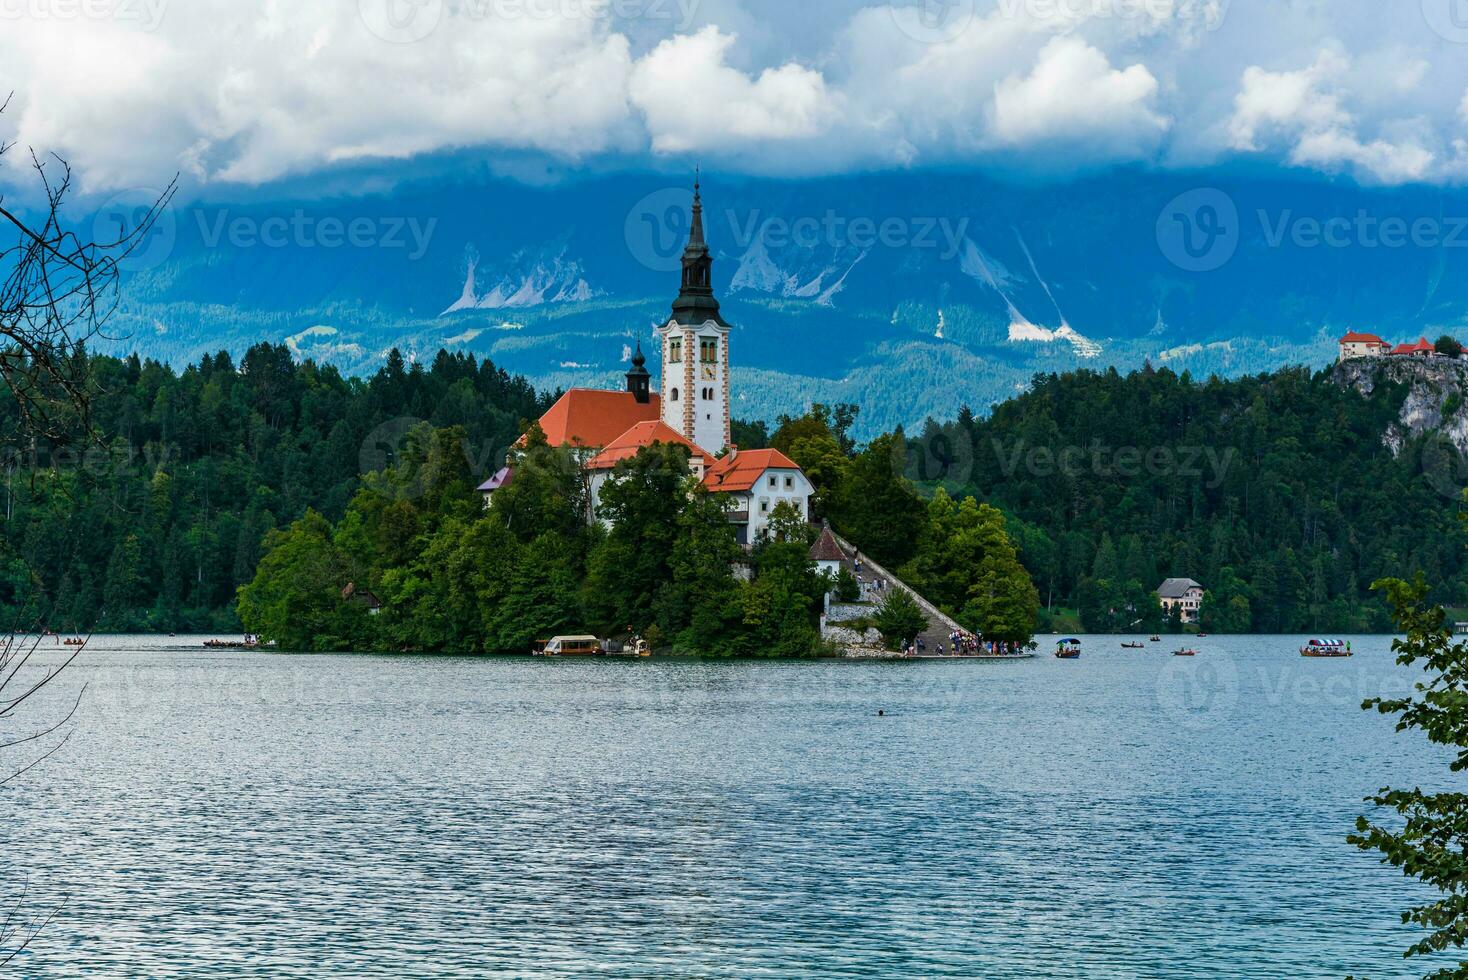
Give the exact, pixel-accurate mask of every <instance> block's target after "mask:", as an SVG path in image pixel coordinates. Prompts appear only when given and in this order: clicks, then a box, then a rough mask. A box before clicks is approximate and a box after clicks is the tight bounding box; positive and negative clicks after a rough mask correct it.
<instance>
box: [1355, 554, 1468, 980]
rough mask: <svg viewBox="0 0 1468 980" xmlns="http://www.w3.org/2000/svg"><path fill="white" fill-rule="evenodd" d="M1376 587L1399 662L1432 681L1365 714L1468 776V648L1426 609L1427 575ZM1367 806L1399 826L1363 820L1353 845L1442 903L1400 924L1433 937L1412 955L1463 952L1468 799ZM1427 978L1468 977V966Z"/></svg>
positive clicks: (1440, 796) (1395, 794) (1409, 795)
mask: <svg viewBox="0 0 1468 980" xmlns="http://www.w3.org/2000/svg"><path fill="white" fill-rule="evenodd" d="M1373 588H1377V589H1380V590H1382V591H1384V592H1385V593H1386V595H1387V597H1388V598H1389V600H1390V602H1391V605H1392V608H1393V609H1394V610H1395V615H1396V621H1397V626H1398V627H1399V628H1400V629H1402V630H1403V631H1405V632H1406V638H1405V639H1399V640H1394V641H1393V642H1392V649H1393V650H1394V651H1395V652H1396V654H1397V663H1399V664H1401V665H1403V666H1412V665H1415V664H1421V665H1422V667H1423V669H1424V670H1426V671H1427V672H1428V674H1429V679H1428V680H1427V681H1426V682H1425V683H1418V684H1417V685H1416V692H1417V693H1416V696H1415V697H1408V698H1394V699H1393V698H1372V699H1370V700H1368V701H1366V702H1365V703H1364V704H1363V705H1362V707H1363V708H1366V709H1373V708H1374V709H1375V710H1377V711H1379V712H1380V713H1382V714H1392V715H1397V716H1398V717H1397V731H1399V732H1400V731H1410V730H1415V731H1419V732H1421V733H1422V734H1423V735H1425V736H1426V737H1427V740H1428V741H1429V742H1432V743H1433V744H1434V745H1443V746H1448V747H1449V748H1451V749H1452V750H1453V751H1454V758H1453V761H1452V762H1451V763H1450V764H1449V767H1448V768H1449V769H1450V770H1451V771H1452V772H1455V773H1461V772H1463V771H1464V770H1465V769H1468V698H1465V697H1464V693H1463V692H1464V690H1465V689H1468V642H1465V641H1456V642H1455V641H1454V639H1453V630H1452V626H1451V625H1450V624H1449V622H1448V620H1447V614H1446V613H1445V612H1444V611H1443V609H1442V607H1440V606H1431V605H1429V604H1428V602H1427V594H1428V589H1427V585H1426V584H1425V581H1424V580H1423V578H1422V576H1421V575H1418V576H1417V578H1416V580H1415V581H1414V582H1411V583H1408V582H1404V581H1401V580H1400V579H1383V580H1382V581H1379V582H1377V583H1376V584H1375V585H1374V586H1373ZM1367 802H1369V803H1372V804H1374V805H1375V806H1377V807H1382V808H1385V809H1389V810H1393V811H1395V812H1396V814H1397V815H1398V817H1399V818H1400V820H1401V823H1400V825H1399V826H1393V827H1386V826H1382V825H1380V824H1376V823H1373V822H1372V821H1371V820H1369V819H1368V818H1366V817H1364V816H1363V817H1360V818H1358V819H1357V821H1356V833H1354V834H1352V835H1351V836H1350V837H1349V840H1350V842H1351V843H1352V844H1355V845H1356V846H1357V847H1359V848H1361V849H1362V850H1363V851H1375V852H1378V853H1380V854H1381V855H1382V861H1383V863H1390V864H1392V865H1394V866H1396V867H1398V868H1401V869H1402V873H1403V874H1404V875H1407V876H1409V877H1412V878H1416V879H1418V880H1419V881H1421V882H1423V883H1424V884H1427V885H1431V886H1433V887H1435V888H1437V889H1438V890H1439V891H1441V892H1442V893H1443V896H1444V897H1443V898H1441V899H1439V900H1438V901H1436V902H1430V903H1427V904H1424V905H1419V906H1417V907H1415V908H1413V909H1412V910H1410V911H1409V912H1406V913H1403V915H1402V921H1404V922H1410V923H1412V924H1414V925H1417V926H1421V927H1422V928H1424V929H1428V930H1431V932H1430V934H1429V935H1428V936H1427V937H1426V938H1424V939H1423V940H1421V941H1420V942H1417V943H1414V944H1413V945H1412V946H1411V947H1410V948H1409V949H1408V950H1407V952H1406V955H1407V956H1408V957H1413V956H1427V955H1429V954H1432V953H1437V952H1442V951H1444V950H1448V949H1462V947H1463V944H1464V941H1465V939H1468V795H1465V794H1463V793H1457V792H1448V793H1436V794H1433V793H1426V792H1424V791H1423V790H1421V789H1418V788H1414V789H1410V790H1401V789H1383V790H1382V791H1381V792H1379V793H1377V794H1376V795H1375V796H1372V797H1368V798H1367ZM1429 976H1431V977H1437V978H1464V977H1468V961H1461V960H1460V961H1459V963H1458V964H1457V965H1456V966H1454V967H1444V968H1442V969H1440V970H1438V971H1436V972H1435V973H1432V974H1429Z"/></svg>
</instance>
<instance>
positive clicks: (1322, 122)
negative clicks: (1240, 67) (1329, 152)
mask: <svg viewBox="0 0 1468 980" xmlns="http://www.w3.org/2000/svg"><path fill="white" fill-rule="evenodd" d="M1348 67H1349V64H1348V63H1347V61H1346V60H1345V58H1344V57H1343V56H1342V55H1341V54H1340V53H1338V52H1336V51H1331V50H1325V51H1321V52H1320V54H1319V55H1318V56H1317V57H1316V59H1315V61H1314V63H1313V64H1311V65H1310V66H1309V67H1307V68H1302V69H1300V70H1298V71H1283V72H1271V71H1265V70H1264V69H1263V68H1260V67H1259V66H1258V65H1251V66H1249V67H1248V68H1245V69H1244V74H1243V78H1242V81H1241V83H1240V88H1239V93H1238V95H1237V96H1235V97H1234V114H1233V117H1232V118H1231V119H1230V120H1229V135H1230V137H1231V143H1232V145H1233V148H1234V149H1236V150H1246V151H1253V150H1259V149H1261V145H1260V143H1259V139H1260V136H1261V134H1262V133H1264V132H1266V131H1268V130H1270V129H1280V130H1286V131H1292V132H1300V131H1304V132H1321V131H1324V130H1329V129H1333V128H1335V127H1338V126H1343V125H1346V124H1348V123H1349V122H1350V116H1349V115H1348V114H1347V113H1346V111H1345V110H1344V109H1342V108H1341V106H1340V102H1339V99H1338V98H1337V97H1336V95H1335V94H1334V93H1332V92H1330V91H1327V90H1326V89H1325V85H1326V84H1327V83H1328V82H1329V81H1330V80H1331V79H1333V78H1335V77H1336V76H1338V75H1340V74H1342V73H1343V72H1344V71H1345V70H1346V69H1347V68H1348Z"/></svg>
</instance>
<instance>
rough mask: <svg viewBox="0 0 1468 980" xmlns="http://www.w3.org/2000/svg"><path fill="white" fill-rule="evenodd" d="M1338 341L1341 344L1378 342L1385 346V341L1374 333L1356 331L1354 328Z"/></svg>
mask: <svg viewBox="0 0 1468 980" xmlns="http://www.w3.org/2000/svg"><path fill="white" fill-rule="evenodd" d="M1340 342H1341V343H1343V344H1380V345H1381V346H1383V347H1385V346H1387V343H1386V341H1384V340H1382V339H1381V338H1380V337H1378V336H1377V335H1376V334H1374V333H1356V332H1355V331H1354V330H1353V331H1351V332H1350V333H1348V334H1346V335H1345V336H1344V337H1342V338H1341V340H1340Z"/></svg>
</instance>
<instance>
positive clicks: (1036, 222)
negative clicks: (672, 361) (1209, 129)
mask: <svg viewBox="0 0 1468 980" xmlns="http://www.w3.org/2000/svg"><path fill="white" fill-rule="evenodd" d="M689 184H691V180H690V181H687V182H683V181H678V180H672V179H670V178H668V177H667V176H666V175H656V174H631V175H628V174H622V175H615V176H605V175H603V176H594V177H581V178H576V179H569V180H566V179H563V180H558V181H556V182H554V183H543V184H535V183H524V182H519V181H511V180H507V179H501V178H492V177H482V178H479V179H476V180H473V181H465V180H463V179H458V180H456V181H454V182H445V181H442V180H435V181H424V182H421V183H414V184H405V185H399V186H397V187H395V188H393V189H391V190H390V191H384V192H381V193H376V194H367V195H355V196H338V197H330V198H320V197H304V196H303V197H301V198H300V199H299V200H297V201H294V202H286V203H281V202H279V201H272V202H271V203H269V204H258V203H248V202H246V203H218V204H215V203H210V202H208V201H197V202H192V203H188V204H175V205H173V206H170V208H169V209H168V210H167V212H166V213H165V214H164V216H163V219H162V220H161V221H160V222H159V223H158V224H157V225H156V226H155V228H154V229H153V230H152V232H151V233H150V236H149V238H148V240H147V241H146V243H145V247H143V248H142V249H141V250H139V251H138V252H137V253H136V254H135V255H133V256H132V257H131V258H129V259H128V260H127V262H126V263H125V280H124V285H123V296H122V302H121V304H120V306H119V309H118V312H117V314H116V316H115V317H114V319H113V321H112V322H111V324H110V325H109V330H108V337H107V338H105V339H99V341H98V342H97V343H95V344H94V345H93V346H94V347H99V348H101V349H103V350H106V351H109V352H127V351H132V350H136V351H138V352H140V353H142V354H144V355H146V356H151V357H156V358H160V359H166V360H168V361H170V362H172V363H174V364H175V365H180V366H181V365H182V364H184V363H187V362H190V361H193V360H196V359H197V358H198V357H199V356H200V355H202V354H203V353H206V352H212V351H216V350H220V349H227V350H231V351H235V352H238V351H241V350H243V349H244V348H245V347H248V346H249V345H251V344H253V343H256V342H258V341H261V340H269V341H272V342H276V343H281V342H283V343H286V344H288V345H289V346H290V348H291V349H292V350H293V351H294V352H295V353H296V354H297V355H299V356H301V357H312V358H316V359H318V360H321V361H327V362H331V363H333V364H336V365H338V366H339V367H341V368H342V369H343V370H345V371H348V372H352V373H359V374H360V373H369V372H371V371H372V370H374V369H375V368H376V367H377V366H378V365H379V364H380V363H381V362H382V359H383V358H384V356H385V355H386V353H387V352H388V351H389V350H390V349H392V348H394V347H397V348H399V349H401V350H402V351H403V352H404V353H405V354H407V355H409V356H410V357H417V358H420V359H421V358H426V357H431V356H432V354H433V353H435V352H436V351H437V350H438V349H439V348H441V347H447V348H449V349H455V350H467V351H472V352H475V353H477V354H480V355H483V356H488V357H491V358H493V359H494V361H495V362H496V363H497V364H499V365H500V366H502V367H504V368H506V369H508V370H510V371H513V372H516V373H521V374H524V375H526V376H528V377H529V378H531V379H532V380H534V381H535V382H536V383H538V384H540V385H543V386H547V387H551V388H555V387H567V386H570V385H573V384H574V385H590V386H608V387H609V386H616V385H618V384H619V383H620V380H621V377H620V376H621V374H622V372H623V371H625V370H626V365H627V362H628V360H629V359H630V356H631V353H632V349H633V347H634V346H635V345H636V344H637V343H639V342H641V343H643V344H644V345H646V344H647V342H648V340H649V338H650V337H651V335H652V333H651V332H652V328H653V326H654V324H655V323H657V322H658V320H659V319H660V318H661V317H663V316H664V315H665V314H666V312H667V308H668V304H669V302H670V301H671V300H672V297H673V295H674V294H675V293H676V290H677V283H678V275H677V268H678V257H679V254H680V253H681V249H682V245H683V242H684V240H685V238H686V234H687V226H688V207H689V203H690V199H691V186H688V185H689ZM703 194H704V202H705V208H706V211H705V215H706V223H707V226H708V238H709V241H710V245H711V247H712V248H713V249H714V252H715V255H716V256H717V260H716V264H715V268H714V274H715V286H716V289H717V291H718V295H719V296H720V298H721V300H722V302H723V306H724V313H725V316H726V317H727V319H729V320H730V321H731V322H732V323H734V324H735V328H736V333H735V335H734V340H733V345H734V346H733V350H734V358H733V359H734V366H735V399H736V414H738V415H739V416H741V417H744V418H748V419H758V418H765V419H773V418H774V417H775V416H776V415H777V414H779V413H781V412H792V411H798V410H800V409H801V408H803V407H804V406H805V405H806V404H808V403H809V402H811V401H827V402H833V401H847V402H855V403H858V404H859V405H861V407H862V417H861V422H860V425H859V427H858V430H859V433H860V434H864V435H869V434H871V433H874V432H877V431H881V430H885V429H888V428H890V427H892V426H894V425H897V424H903V425H907V426H912V425H915V424H919V423H921V422H922V420H923V419H924V418H926V417H930V416H931V417H934V418H937V419H946V418H952V417H953V416H955V415H956V414H957V412H958V410H959V408H960V407H961V406H963V405H968V406H970V407H971V408H973V409H974V410H975V411H976V412H979V413H980V414H982V413H983V412H985V411H986V410H987V409H988V407H989V406H991V405H992V404H994V403H995V402H997V401H1000V400H1003V399H1004V398H1007V397H1009V396H1010V395H1012V394H1013V393H1015V392H1016V391H1020V390H1024V389H1025V388H1026V387H1027V386H1028V383H1029V380H1030V378H1031V377H1032V376H1033V375H1034V374H1035V373H1036V372H1051V371H1062V370H1066V369H1070V368H1074V367H1108V366H1114V367H1117V368H1118V369H1121V370H1126V369H1130V368H1133V367H1139V366H1141V365H1142V364H1143V363H1144V362H1147V361H1150V362H1151V363H1153V364H1154V365H1159V366H1160V365H1163V364H1165V365H1168V366H1171V367H1173V368H1175V369H1177V370H1183V369H1186V370H1189V371H1191V372H1193V373H1194V374H1207V373H1214V372H1216V373H1219V374H1222V375H1238V374H1243V373H1253V372H1257V371H1262V370H1267V369H1270V368H1273V367H1277V366H1280V365H1282V364H1292V363H1306V364H1317V365H1318V364H1323V363H1325V362H1327V361H1329V360H1330V359H1332V358H1333V357H1334V355H1335V339H1336V337H1337V336H1338V335H1339V334H1340V333H1342V332H1344V331H1345V330H1348V329H1357V330H1371V331H1373V332H1376V333H1379V334H1381V335H1383V336H1384V337H1386V338H1388V339H1391V340H1400V339H1408V338H1412V339H1415V338H1416V337H1417V336H1419V335H1426V336H1428V337H1429V338H1432V337H1435V336H1437V335H1438V334H1441V333H1444V332H1453V331H1455V330H1457V329H1459V328H1460V327H1461V326H1462V324H1463V321H1464V317H1465V312H1468V276H1465V273H1468V259H1465V252H1464V249H1465V248H1468V193H1464V192H1462V191H1458V190H1452V189H1441V188H1433V187H1422V186H1410V187H1398V188H1363V187H1361V186H1359V185H1357V184H1355V183H1352V182H1349V181H1345V180H1340V181H1321V180H1319V179H1318V178H1312V179H1308V180H1306V179H1301V180H1298V181H1292V180H1286V179H1280V178H1279V177H1277V176H1272V175H1271V176H1269V177H1259V176H1254V175H1250V174H1240V173H1228V174H1221V173H1199V174H1187V173H1177V172H1169V173H1157V172H1151V171H1121V172H1110V173H1106V174H1100V175H1094V176H1090V177H1086V178H1084V179H1078V180H1073V181H1070V182H1066V183H1061V184H1054V183H1049V184H1042V183H1035V184H1027V183H1014V182H1003V181H999V180H996V179H992V178H988V177H983V176H976V175H973V174H968V173H932V172H924V173H878V174H866V175H857V176H841V177H811V178H804V179H799V180H769V179H752V178H720V177H718V176H717V175H707V174H706V175H705V179H704V182H703ZM146 199H147V194H146V192H138V193H135V194H131V195H121V196H119V197H117V198H114V199H113V200H111V201H109V202H107V203H105V204H103V205H102V206H100V207H98V208H97V209H96V210H95V212H94V213H92V214H91V215H89V217H90V220H92V221H93V224H94V227H95V228H96V229H97V231H98V235H97V237H99V238H102V237H105V235H106V234H107V233H108V232H110V231H113V230H115V229H117V228H120V227H126V225H127V223H128V222H129V221H134V220H136V217H137V215H138V214H139V213H140V207H139V205H140V202H142V201H144V200H146ZM649 355H650V362H649V367H650V369H652V370H653V371H654V372H656V371H657V369H658V363H657V358H656V352H655V350H653V349H650V350H649Z"/></svg>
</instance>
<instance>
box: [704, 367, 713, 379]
mask: <svg viewBox="0 0 1468 980" xmlns="http://www.w3.org/2000/svg"><path fill="white" fill-rule="evenodd" d="M703 376H704V377H705V378H707V379H708V380H709V381H712V380H714V366H713V365H712V364H705V365H704V366H703Z"/></svg>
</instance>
